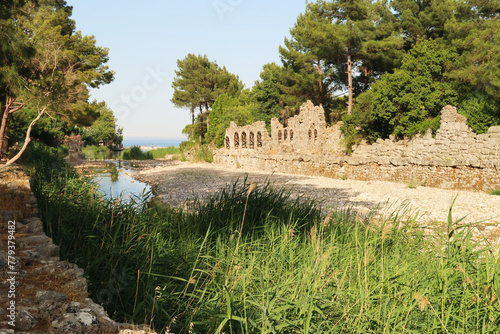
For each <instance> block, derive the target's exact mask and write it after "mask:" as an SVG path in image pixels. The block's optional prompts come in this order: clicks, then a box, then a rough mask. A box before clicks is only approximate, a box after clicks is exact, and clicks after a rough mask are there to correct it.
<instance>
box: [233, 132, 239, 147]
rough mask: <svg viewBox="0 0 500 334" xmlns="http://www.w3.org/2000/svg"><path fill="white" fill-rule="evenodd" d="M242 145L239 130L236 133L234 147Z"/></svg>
mask: <svg viewBox="0 0 500 334" xmlns="http://www.w3.org/2000/svg"><path fill="white" fill-rule="evenodd" d="M239 147H240V136H238V132H235V133H234V148H239Z"/></svg>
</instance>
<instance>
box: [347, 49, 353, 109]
mask: <svg viewBox="0 0 500 334" xmlns="http://www.w3.org/2000/svg"><path fill="white" fill-rule="evenodd" d="M347 90H348V92H349V101H348V102H347V113H348V114H349V115H350V114H352V94H353V92H352V61H351V48H349V49H348V50H347Z"/></svg>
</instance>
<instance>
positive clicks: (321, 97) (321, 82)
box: [318, 59, 323, 106]
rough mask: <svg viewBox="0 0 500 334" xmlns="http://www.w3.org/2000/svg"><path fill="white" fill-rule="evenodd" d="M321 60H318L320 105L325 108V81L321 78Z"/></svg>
mask: <svg viewBox="0 0 500 334" xmlns="http://www.w3.org/2000/svg"><path fill="white" fill-rule="evenodd" d="M320 65H321V60H319V59H318V74H319V105H320V106H323V80H322V78H321V66H320Z"/></svg>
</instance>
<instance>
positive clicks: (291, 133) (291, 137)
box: [290, 130, 293, 141]
mask: <svg viewBox="0 0 500 334" xmlns="http://www.w3.org/2000/svg"><path fill="white" fill-rule="evenodd" d="M292 140H293V130H290V141H292Z"/></svg>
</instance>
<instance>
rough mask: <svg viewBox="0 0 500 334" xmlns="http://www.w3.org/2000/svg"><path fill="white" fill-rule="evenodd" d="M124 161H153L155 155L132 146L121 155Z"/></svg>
mask: <svg viewBox="0 0 500 334" xmlns="http://www.w3.org/2000/svg"><path fill="white" fill-rule="evenodd" d="M120 159H122V160H152V159H153V154H152V153H151V151H147V152H143V151H142V150H141V148H140V147H139V146H132V147H131V148H127V149H124V150H123V151H122V153H121V155H120Z"/></svg>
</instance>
